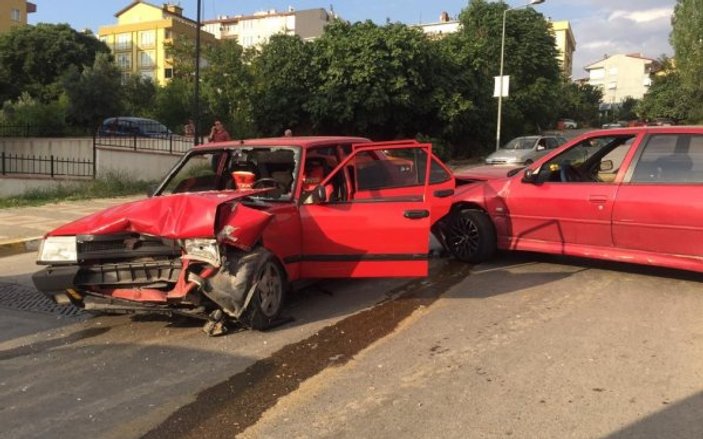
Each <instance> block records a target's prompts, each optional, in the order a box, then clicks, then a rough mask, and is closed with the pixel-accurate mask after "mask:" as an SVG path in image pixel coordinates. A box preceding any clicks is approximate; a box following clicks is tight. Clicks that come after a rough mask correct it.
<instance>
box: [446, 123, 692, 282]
mask: <svg viewBox="0 0 703 439" xmlns="http://www.w3.org/2000/svg"><path fill="white" fill-rule="evenodd" d="M456 178H457V185H459V187H458V188H457V191H456V194H455V195H454V202H453V203H454V205H455V206H462V209H465V210H463V212H473V213H472V218H470V219H467V221H466V222H465V223H464V224H457V225H455V226H453V227H448V228H445V230H446V234H447V237H446V242H447V243H448V244H449V248H450V250H453V252H454V253H455V254H457V255H458V256H459V257H460V258H461V259H464V260H468V261H472V262H478V261H481V260H483V259H484V257H487V256H489V255H490V253H491V251H492V249H493V246H494V245H495V244H497V247H498V248H500V249H505V250H528V251H535V252H543V253H553V254H564V255H573V256H581V257H588V258H597V259H605V260H612V261H621V262H632V263H637V264H645V265H657V266H662V267H671V268H676V269H683V270H692V271H698V272H701V271H703V250H702V249H703V197H701V198H699V196H701V191H702V190H703V127H683V126H671V127H636V128H619V129H609V130H601V131H592V132H589V133H587V134H585V135H583V136H581V137H579V138H577V139H574V140H573V141H571V142H569V143H567V144H566V145H564V146H562V147H561V148H559V149H557V150H555V151H553V152H552V153H550V154H549V155H547V156H545V157H543V158H541V159H540V160H538V161H536V162H535V163H534V164H533V165H531V166H529V167H528V168H527V169H525V168H514V169H511V170H509V171H507V172H506V170H505V168H502V169H500V168H499V169H496V168H490V169H486V168H474V169H469V170H467V171H465V172H461V173H457V175H456ZM462 229H463V230H462ZM468 231H471V234H469V233H468ZM466 236H473V237H474V239H473V240H467V241H464V237H466ZM468 242H473V243H475V246H474V247H471V246H469V245H468Z"/></svg>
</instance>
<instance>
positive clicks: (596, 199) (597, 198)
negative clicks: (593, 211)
mask: <svg viewBox="0 0 703 439" xmlns="http://www.w3.org/2000/svg"><path fill="white" fill-rule="evenodd" d="M588 201H590V202H591V203H605V202H607V201H608V197H606V196H605V195H589V196H588Z"/></svg>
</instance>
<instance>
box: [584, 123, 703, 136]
mask: <svg viewBox="0 0 703 439" xmlns="http://www.w3.org/2000/svg"><path fill="white" fill-rule="evenodd" d="M642 132H646V133H653V134H657V133H658V134H703V126H701V125H670V126H661V127H660V126H640V127H622V128H610V129H603V130H601V129H597V130H593V131H589V132H587V133H586V134H588V135H593V134H596V135H604V134H628V133H629V134H639V133H642Z"/></svg>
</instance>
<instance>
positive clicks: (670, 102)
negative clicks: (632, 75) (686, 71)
mask: <svg viewBox="0 0 703 439" xmlns="http://www.w3.org/2000/svg"><path fill="white" fill-rule="evenodd" d="M701 98H702V96H700V95H698V97H696V95H694V94H692V93H690V92H685V91H683V84H682V81H681V75H680V74H679V72H677V71H669V72H668V73H666V74H664V75H661V76H656V77H655V78H654V80H653V82H652V85H651V87H650V88H649V91H648V92H647V94H645V95H644V98H642V100H641V101H640V102H639V103H638V105H637V113H638V114H639V115H640V116H641V117H642V118H645V119H655V118H658V117H663V118H668V119H672V120H675V121H685V120H688V119H689V118H691V117H694V120H695V116H692V115H694V114H695V109H696V108H700V102H701Z"/></svg>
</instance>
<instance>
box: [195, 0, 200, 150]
mask: <svg viewBox="0 0 703 439" xmlns="http://www.w3.org/2000/svg"><path fill="white" fill-rule="evenodd" d="M200 2H201V0H198V5H197V8H198V11H197V13H196V15H197V18H196V20H195V22H196V25H195V27H196V29H195V90H194V93H193V116H194V117H193V119H194V122H195V133H193V134H194V135H193V146H197V145H198V143H199V141H200Z"/></svg>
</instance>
